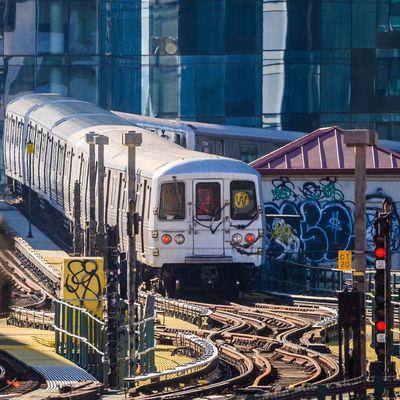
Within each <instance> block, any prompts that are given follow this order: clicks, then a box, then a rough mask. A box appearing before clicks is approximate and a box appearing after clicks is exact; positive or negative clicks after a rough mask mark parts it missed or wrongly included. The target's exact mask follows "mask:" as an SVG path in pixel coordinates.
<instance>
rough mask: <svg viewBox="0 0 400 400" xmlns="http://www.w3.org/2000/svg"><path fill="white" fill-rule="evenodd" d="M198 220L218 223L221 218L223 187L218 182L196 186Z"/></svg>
mask: <svg viewBox="0 0 400 400" xmlns="http://www.w3.org/2000/svg"><path fill="white" fill-rule="evenodd" d="M196 218H197V219H198V220H199V221H211V220H214V221H218V220H219V219H220V218H221V187H220V185H219V183H217V182H207V183H197V184H196Z"/></svg>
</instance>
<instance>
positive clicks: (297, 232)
mask: <svg viewBox="0 0 400 400" xmlns="http://www.w3.org/2000/svg"><path fill="white" fill-rule="evenodd" d="M272 185H273V188H272V190H271V192H272V197H273V200H272V202H270V203H266V204H265V213H266V216H267V235H266V247H267V252H270V253H274V258H275V259H278V260H283V259H285V260H289V259H290V260H293V259H294V258H295V257H296V255H294V254H293V253H294V252H297V253H302V254H304V256H305V260H306V262H310V263H313V264H320V263H327V264H333V263H335V261H336V260H337V252H338V250H352V249H353V247H354V224H353V209H354V202H353V201H349V200H345V196H344V194H343V192H342V190H341V189H340V188H339V187H338V183H337V178H336V177H326V178H323V179H320V180H319V181H318V182H305V183H303V184H302V185H301V186H299V187H297V188H296V186H295V184H294V183H293V182H291V181H290V180H289V178H287V177H281V178H279V179H274V180H273V181H272ZM384 197H385V196H384V194H383V191H382V190H381V189H378V190H377V191H376V193H373V194H369V195H368V196H367V218H366V221H367V238H366V241H367V250H372V249H373V235H374V226H373V221H374V215H375V209H376V208H377V207H380V206H381V204H382V199H383V198H384ZM269 215H270V216H271V217H269ZM276 215H279V217H276ZM281 216H282V217H281ZM391 235H392V251H399V250H400V218H399V215H398V213H397V209H396V208H394V211H393V218H392V233H391ZM371 260H372V258H371Z"/></svg>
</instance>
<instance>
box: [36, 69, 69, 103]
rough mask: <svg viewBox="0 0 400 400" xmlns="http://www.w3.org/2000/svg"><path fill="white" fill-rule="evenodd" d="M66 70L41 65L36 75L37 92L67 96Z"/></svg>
mask: <svg viewBox="0 0 400 400" xmlns="http://www.w3.org/2000/svg"><path fill="white" fill-rule="evenodd" d="M66 78H67V74H66V68H65V67H63V66H61V65H51V66H48V65H42V66H40V67H39V70H38V73H37V83H36V90H37V92H42V93H49V92H51V93H58V94H62V95H65V96H66V95H68V85H67V81H66Z"/></svg>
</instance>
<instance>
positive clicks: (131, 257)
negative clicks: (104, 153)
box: [122, 131, 142, 376]
mask: <svg viewBox="0 0 400 400" xmlns="http://www.w3.org/2000/svg"><path fill="white" fill-rule="evenodd" d="M141 143H142V134H141V133H137V132H134V131H130V132H127V133H125V134H123V136H122V144H123V145H125V146H127V147H128V215H127V235H128V304H129V376H134V375H135V373H136V364H137V362H136V330H135V322H136V310H135V302H136V298H137V293H136V292H137V288H136V273H137V270H136V240H135V226H134V221H135V209H136V188H135V186H136V180H135V178H136V165H135V162H136V160H135V158H136V147H137V146H140V144H141Z"/></svg>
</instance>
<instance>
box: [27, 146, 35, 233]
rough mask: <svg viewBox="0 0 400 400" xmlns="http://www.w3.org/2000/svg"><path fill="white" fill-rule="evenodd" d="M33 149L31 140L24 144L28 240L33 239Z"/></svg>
mask: <svg viewBox="0 0 400 400" xmlns="http://www.w3.org/2000/svg"><path fill="white" fill-rule="evenodd" d="M34 151H35V148H34V145H33V143H32V141H31V140H29V141H28V143H27V144H26V154H27V155H28V170H29V171H28V173H29V174H28V183H29V191H28V214H29V224H28V225H29V228H28V236H27V237H28V238H33V235H32V197H31V196H32V194H31V191H32V154H33V153H34Z"/></svg>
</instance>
